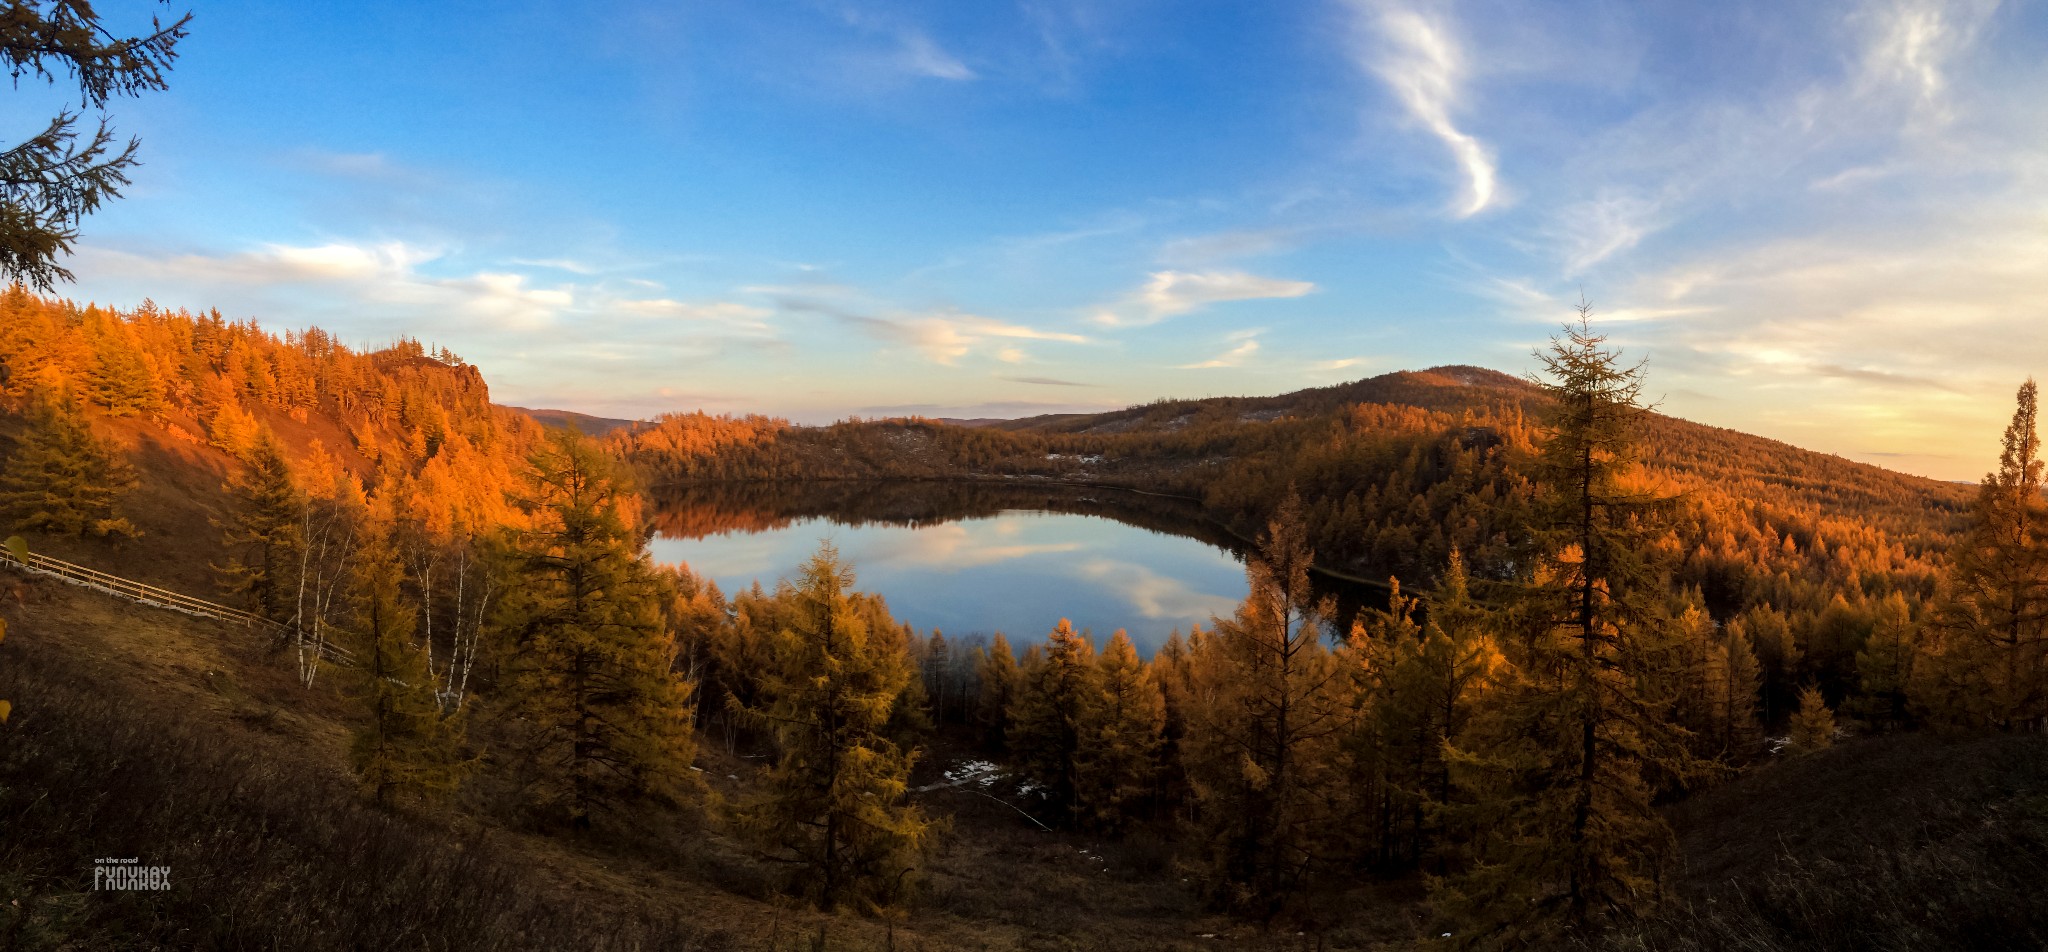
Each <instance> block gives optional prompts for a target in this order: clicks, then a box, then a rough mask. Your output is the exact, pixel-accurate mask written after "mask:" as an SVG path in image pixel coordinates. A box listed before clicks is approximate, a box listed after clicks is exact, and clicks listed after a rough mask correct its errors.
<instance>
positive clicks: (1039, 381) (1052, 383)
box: [998, 377, 1099, 387]
mask: <svg viewBox="0 0 2048 952" xmlns="http://www.w3.org/2000/svg"><path fill="white" fill-rule="evenodd" d="M998 379H1001V380H1007V381H1009V382H1011V383H1028V384H1031V385H1032V386H1034V387H1094V386H1099V384H1092V383H1082V382H1080V381H1078V380H1061V379H1059V378H1058V377H1001V378H998Z"/></svg>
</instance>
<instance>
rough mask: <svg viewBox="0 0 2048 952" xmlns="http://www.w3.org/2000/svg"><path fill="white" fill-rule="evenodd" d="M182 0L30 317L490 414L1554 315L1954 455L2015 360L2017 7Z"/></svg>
mask: <svg viewBox="0 0 2048 952" xmlns="http://www.w3.org/2000/svg"><path fill="white" fill-rule="evenodd" d="M190 8H191V9H192V10H193V11H194V13H195V20H194V23H193V27H192V35H191V37H190V38H189V40H187V41H186V43H185V44H184V45H183V46H182V47H181V52H182V55H181V57H180V59H179V60H178V62H177V65H176V67H175V69H174V71H173V72H172V74H171V76H170V84H171V85H170V89H169V90H168V91H166V92H161V93H153V94H149V95H146V96H144V97H142V98H140V99H127V100H117V101H115V102H114V103H112V104H110V106H109V108H108V110H107V112H108V114H109V115H110V116H111V118H112V120H113V122H114V124H115V126H116V128H117V129H119V130H120V131H121V132H122V133H123V134H134V135H137V136H139V137H140V138H141V139H142V149H143V151H142V155H143V160H144V162H145V163H146V164H145V165H144V166H143V167H142V168H140V169H138V170H136V172H135V174H134V175H133V179H134V184H133V185H132V186H131V187H130V188H129V189H128V190H127V194H126V196H125V197H124V198H123V199H121V200H119V201H118V202H115V203H113V204H110V205H108V206H106V207H105V208H104V209H102V210H101V211H100V212H99V213H98V214H96V215H95V216H93V217H92V218H91V219H90V220H89V221H88V222H87V224H86V227H85V233H84V236H83V238H82V239H81V240H80V241H79V243H78V246H77V253H76V254H75V256H74V257H73V258H72V259H71V261H70V266H71V267H72V269H73V270H74V271H75V272H76V273H77V275H78V281H77V283H76V285H75V287H73V288H71V289H69V290H68V291H67V292H66V293H67V294H69V295H71V296H73V297H76V298H79V299H83V300H93V301H98V302H102V303H109V304H114V305H117V306H122V307H132V306H134V305H136V304H139V303H140V302H141V301H142V300H143V299H145V298H148V299H152V300H154V301H156V302H157V303H158V304H160V305H163V306H166V307H171V308H179V307H183V308H189V309H192V310H194V311H200V310H204V309H209V308H217V309H219V310H220V312H221V313H222V314H223V315H225V316H227V317H230V318H235V319H242V318H255V319H257V320H259V321H260V322H262V323H263V324H265V325H266V326H268V327H271V328H274V329H286V328H297V327H304V326H307V325H319V326H321V327H324V328H327V329H328V330H330V331H333V332H334V333H336V334H338V335H339V336H340V337H341V338H342V339H343V340H346V341H349V342H352V343H356V344H359V345H366V346H376V345H381V344H383V343H386V342H389V341H390V340H391V339H393V338H394V337H396V336H399V335H411V336H416V337H418V338H420V339H421V340H422V341H423V342H425V343H428V344H429V345H437V346H446V347H448V348H450V349H452V350H454V351H455V352H456V353H458V354H460V355H462V356H463V357H464V358H466V359H468V360H470V361H471V362H473V363H476V364H479V365H480V366H481V367H482V368H483V369H484V371H485V374H486V376H487V378H488V379H489V380H490V382H491V384H492V388H493V395H494V397H495V398H496V399H498V400H499V401H500V402H505V403H512V404H519V405H524V406H544V407H555V408H564V409H572V410H579V411H583V412H588V413H596V414H600V415H606V416H622V417H643V416H649V415H652V414H655V413H659V412H664V411H670V410H685V411H687V410H697V409H702V410H705V411H709V412H714V413H720V412H725V413H741V412H764V413H771V414H776V415H781V416H787V417H790V418H793V419H796V420H798V421H800V422H825V421H829V420H832V419H836V418H840V417H844V416H847V415H861V416H879V415H897V414H909V413H919V414H924V415H928V416H966V417H980V416H1019V415H1028V414H1034V413H1044V412H1059V411H1073V410H1094V409H1107V408H1111V407H1119V406H1124V405H1127V404H1131V403H1137V402H1143V401H1148V400H1152V399H1156V398H1160V397H1203V396H1212V395H1224V394H1271V393H1280V392H1285V391H1289V390H1294V389H1299V388H1301V387H1306V386H1321V385H1328V384H1332V383H1337V382H1341V381H1345V380H1351V379H1356V378H1358V377H1362V376H1369V375H1374V374H1380V373H1385V372H1389V371H1394V370H1402V369H1421V368H1426V367H1430V366H1434V365H1440V364H1450V363H1463V364H1477V365H1481V366H1486V367H1492V368H1495V369H1498V370H1503V371H1507V372H1510V373H1518V374H1519V373H1526V372H1528V371H1529V370H1531V369H1532V368H1533V366H1534V363H1535V362H1534V360H1533V358H1532V357H1531V356H1530V352H1531V350H1532V348H1535V347H1538V346H1541V345H1542V344H1543V343H1544V341H1545V340H1546V338H1547V337H1548V336H1549V335H1550V334H1551V333H1553V332H1555V331H1556V329H1557V327H1558V325H1559V323H1560V322H1561V321H1562V320H1564V319H1566V318H1568V317H1570V316H1571V314H1572V310H1571V306H1572V305H1573V304H1574V303H1576V302H1578V301H1579V300H1580V299H1581V297H1582V296H1583V298H1584V299H1585V300H1587V301H1590V302H1591V303H1592V304H1593V306H1594V308H1595V315H1596V317H1595V319H1596V322H1597V323H1598V326H1599V327H1600V328H1602V329H1603V330H1604V331H1605V332H1607V333H1608V334H1609V336H1610V340H1611V341H1612V342H1613V343H1614V344H1616V345H1618V346H1620V347H1622V348H1624V349H1625V352H1626V353H1627V354H1629V355H1630V356H1632V357H1633V356H1641V357H1647V358H1648V360H1649V363H1648V390H1649V392H1650V393H1651V394H1652V395H1656V396H1659V397H1661V401H1662V402H1661V408H1662V409H1663V411H1664V412H1667V413H1670V414H1673V415H1676V416H1681V417H1685V418H1688V419H1692V420H1697V421H1700V422H1704V423H1709V424H1713V425H1717V426H1724V427H1731V428H1734V429H1739V430H1744V431H1748V432H1753V433H1758V434H1761V435H1765V436H1770V437H1774V438H1777V439H1781V440H1785V441H1787V442H1791V443H1795V444H1798V445H1801V446H1805V447H1809V448H1812V449H1817V450H1822V451H1826V452H1832V453H1837V454H1840V455H1843V456H1847V457H1850V458H1853V459H1858V460H1864V461H1868V462H1875V463H1878V464H1880V465H1884V466H1888V467H1891V468H1895V469H1901V470H1905V471H1908V472H1915V473H1921V474H1925V475H1930V476H1935V477H1938V478H1944V479H1973V478H1976V477H1978V476H1980V475H1981V474H1982V473H1984V472H1985V471H1987V470H1988V469H1990V468H1991V467H1992V466H1993V464H1994V463H1995V461H1996V456H1997V447H1998V438H1999V434H2000V431H2001V430H2002V429H2003V427H2004V424H2005V422H2006V421H2007V419H2008V418H2009V417H2010V415H2011V412H2012V405H2013V404H2012V399H2013V397H2012V395H2013V393H2014V391H2015V389H2016V388H2017V387H2018V385H2019V383H2020V382H2021V381H2022V380H2024V379H2025V378H2026V377H2027V376H2029V375H2030V374H2048V57H2044V56H2043V55H2042V52H2041V51H2042V50H2043V49H2044V48H2048V8H2044V5H2042V4H2039V3H2035V4H2026V3H1995V2H1979V0H1871V2H1846V0H1845V2H1821V3H1783V2H1781V0H1758V2H1751V0H1727V2H1715V3H1676V4H1674V3H1651V4H1644V3H1627V2H1619V0H1615V2H1576V0H1574V2H1542V0H1538V2H1531V0H1463V2H1427V0H1303V2H1292V3H1286V2H1283V3H1246V2H1239V3H1219V2H1200V0H1181V2H1166V0H1157V2H1152V0H1016V2H1005V0H984V2H975V3H961V2H957V0H953V2H928V3H912V2H902V3H895V2H873V3H859V4H849V3H836V2H811V0H760V2H749V3H732V2H676V0H668V2H659V3H652V2H650V3H639V2H633V0H614V2H606V3H590V2H554V3H545V4H543V3H530V2H521V0H493V2H445V3H438V2H437V3H417V2H388V3H387V2H378V0H366V2H360V3H350V4H321V3H284V2H276V3H247V2H230V0H193V3H192V5H191V7H190ZM99 9H100V10H101V12H102V13H103V14H104V15H105V16H106V17H107V18H108V20H109V21H110V22H111V24H112V25H113V26H114V27H115V28H116V29H117V30H121V31H123V32H133V31H135V30H137V29H141V28H143V27H145V26H146V18H147V17H148V16H149V15H150V14H151V13H152V12H159V11H165V10H167V9H169V10H176V9H180V7H177V6H175V5H174V6H172V7H170V8H165V7H162V6H160V5H154V4H143V3H141V2H138V0H108V2H104V3H102V4H100V5H99ZM0 98H4V99H5V101H6V105H5V106H4V107H0V119H4V120H5V121H6V122H7V123H8V125H9V127H11V128H16V129H25V128H28V127H30V126H32V125H39V124H40V123H41V122H43V121H46V119H47V116H48V115H49V113H50V111H51V110H53V109H54V108H56V107H57V106H59V105H62V104H63V102H64V101H65V96H63V95H60V93H59V91H55V90H47V89H41V88H38V87H36V86H35V84H34V83H33V82H32V81H31V82H29V83H26V84H17V87H16V89H15V91H14V92H13V93H12V94H10V95H9V96H7V97H0ZM71 98H72V99H73V101H74V102H75V96H74V97H71Z"/></svg>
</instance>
